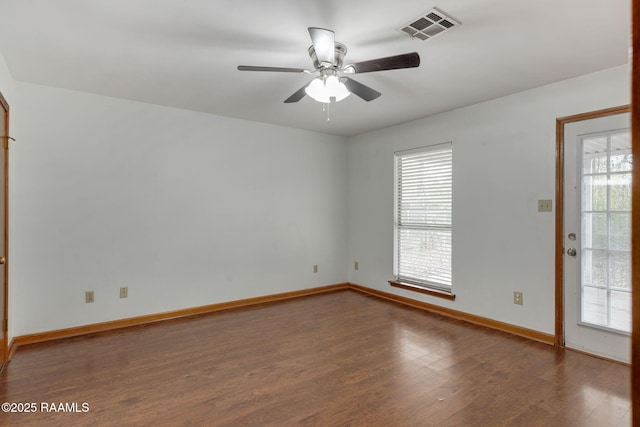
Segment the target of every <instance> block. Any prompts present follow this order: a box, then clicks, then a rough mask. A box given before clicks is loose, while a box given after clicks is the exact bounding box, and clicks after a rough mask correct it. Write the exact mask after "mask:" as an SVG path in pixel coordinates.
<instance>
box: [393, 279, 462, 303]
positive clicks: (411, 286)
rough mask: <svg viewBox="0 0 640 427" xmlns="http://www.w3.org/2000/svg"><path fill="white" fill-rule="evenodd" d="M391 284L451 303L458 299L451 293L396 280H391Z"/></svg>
mask: <svg viewBox="0 0 640 427" xmlns="http://www.w3.org/2000/svg"><path fill="white" fill-rule="evenodd" d="M389 284H390V285H391V286H393V287H395V288H402V289H407V290H409V291H414V292H420V293H422V294H427V295H431V296H432V297H438V298H444V299H448V300H451V301H454V300H455V299H456V296H455V295H454V294H452V293H451V292H447V291H441V290H439V289H432V288H427V287H424V286H420V285H414V284H411V283H403V282H398V281H395V280H389Z"/></svg>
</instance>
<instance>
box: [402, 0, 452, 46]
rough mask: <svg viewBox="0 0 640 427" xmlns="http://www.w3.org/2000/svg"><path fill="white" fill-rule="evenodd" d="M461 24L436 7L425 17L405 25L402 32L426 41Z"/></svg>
mask: <svg viewBox="0 0 640 427" xmlns="http://www.w3.org/2000/svg"><path fill="white" fill-rule="evenodd" d="M460 24H461V23H460V21H458V20H457V19H454V18H452V17H451V15H449V14H448V13H446V12H443V11H441V10H440V9H438V8H437V7H434V8H433V9H431V10H430V11H428V12H427V13H425V14H424V15H422V16H419V17H417V18H416V19H413V20H411V22H409V23H408V24H406V25H403V26H402V28H401V29H400V31H402V32H403V33H404V34H406V35H408V36H409V37H411V38H412V39H418V40H422V41H425V40H429V39H431V38H433V37H435V36H437V35H440V34H442V33H444V32H445V31H447V30H449V29H451V28H453V27H455V26H457V25H460Z"/></svg>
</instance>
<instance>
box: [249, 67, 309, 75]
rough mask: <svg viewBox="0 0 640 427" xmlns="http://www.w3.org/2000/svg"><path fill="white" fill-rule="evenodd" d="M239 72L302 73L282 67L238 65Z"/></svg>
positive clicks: (297, 69)
mask: <svg viewBox="0 0 640 427" xmlns="http://www.w3.org/2000/svg"><path fill="white" fill-rule="evenodd" d="M238 70H240V71H276V72H281V73H304V72H305V71H307V70H305V69H302V68H284V67H257V66H253V65H238Z"/></svg>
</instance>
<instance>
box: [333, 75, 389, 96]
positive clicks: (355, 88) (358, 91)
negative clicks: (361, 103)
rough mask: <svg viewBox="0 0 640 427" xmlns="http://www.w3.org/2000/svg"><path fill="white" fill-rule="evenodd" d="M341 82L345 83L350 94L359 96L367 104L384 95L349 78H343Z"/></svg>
mask: <svg viewBox="0 0 640 427" xmlns="http://www.w3.org/2000/svg"><path fill="white" fill-rule="evenodd" d="M340 80H341V81H342V82H343V83H344V85H345V86H346V87H347V89H348V90H349V92H351V93H353V94H355V95H357V96H359V97H360V98H362V99H364V100H365V101H367V102H369V101H373V100H374V99H376V98H377V97H379V96H380V95H382V94H381V93H380V92H378V91H377V90H374V89H371V88H370V87H369V86H366V85H363V84H362V83H358V82H357V81H355V80H353V79H350V78H349V77H342V78H341V79H340Z"/></svg>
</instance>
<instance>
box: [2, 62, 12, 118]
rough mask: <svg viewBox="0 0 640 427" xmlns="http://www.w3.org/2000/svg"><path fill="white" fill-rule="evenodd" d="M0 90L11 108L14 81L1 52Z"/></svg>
mask: <svg viewBox="0 0 640 427" xmlns="http://www.w3.org/2000/svg"><path fill="white" fill-rule="evenodd" d="M0 92H2V96H4V98H5V99H6V100H7V102H8V103H9V108H11V107H12V105H11V104H13V99H14V98H13V92H14V81H13V77H12V76H11V72H10V71H9V68H8V67H7V63H6V62H5V60H4V57H3V56H2V53H0Z"/></svg>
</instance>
